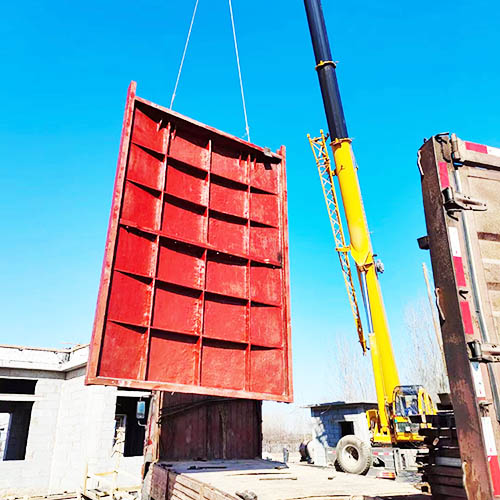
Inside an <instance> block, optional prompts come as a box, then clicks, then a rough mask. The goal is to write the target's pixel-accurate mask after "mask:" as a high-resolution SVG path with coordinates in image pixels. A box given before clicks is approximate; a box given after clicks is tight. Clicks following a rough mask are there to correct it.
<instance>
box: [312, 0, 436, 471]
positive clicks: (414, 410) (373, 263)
mask: <svg viewBox="0 0 500 500" xmlns="http://www.w3.org/2000/svg"><path fill="white" fill-rule="evenodd" d="M304 4H305V8H306V13H307V20H308V24H309V30H310V33H311V39H312V45H313V49H314V55H315V59H316V71H317V73H318V79H319V84H320V87H321V94H322V97H323V104H324V108H325V113H326V119H327V123H328V129H329V135H325V134H324V133H323V131H321V134H320V136H319V137H316V138H311V137H310V136H308V137H309V142H310V144H311V148H312V150H313V154H314V157H315V160H316V164H317V167H318V171H319V175H320V179H321V184H322V187H323V192H324V196H325V201H326V206H327V210H328V215H329V218H330V223H331V226H332V230H333V234H334V238H335V245H336V250H337V253H338V256H339V260H340V266H341V269H342V274H343V277H344V281H345V284H346V288H347V293H348V297H349V302H350V305H351V309H352V312H353V316H354V321H355V324H356V330H357V333H358V337H359V342H360V344H361V348H362V350H363V353H364V354H365V353H366V352H367V350H369V351H370V354H371V360H372V365H373V375H374V380H375V390H376V394H377V406H378V409H373V410H368V411H367V412H366V417H367V424H368V426H369V429H370V435H371V443H367V442H364V441H363V440H361V439H360V438H359V437H357V436H354V435H347V436H344V437H342V438H341V439H340V441H339V442H338V444H337V447H336V462H337V464H338V466H339V467H340V469H342V470H343V471H345V472H350V473H355V474H366V473H367V472H368V470H369V468H370V466H371V465H372V460H373V458H372V451H371V445H373V446H391V445H392V446H393V447H396V448H397V449H398V451H400V452H401V453H402V454H403V455H404V453H405V452H404V450H405V449H413V450H414V449H415V448H416V447H419V446H421V445H422V444H423V437H422V436H420V435H419V433H418V431H419V429H420V427H421V426H422V425H424V426H425V425H426V417H427V416H429V415H435V414H436V408H435V406H434V403H433V402H432V400H431V398H430V396H429V394H428V392H427V391H426V390H425V389H424V388H423V387H422V386H420V385H400V382H399V376H398V370H397V366H396V362H395V359H394V353H393V349H392V345H391V337H390V333H389V327H388V323H387V318H386V314H385V310H384V303H383V298H382V292H381V289H380V284H379V280H378V275H379V274H380V273H381V272H383V265H382V263H381V262H380V261H378V260H376V259H375V256H374V253H373V249H372V244H371V240H370V233H369V231H368V225H367V221H366V215H365V211H364V208H363V200H362V197H361V191H360V187H359V182H358V176H357V166H356V162H355V159H354V154H353V151H352V145H351V144H352V140H351V139H350V138H349V135H348V133H347V127H346V122H345V117H344V111H343V108H342V101H341V98H340V92H339V87H338V83H337V77H336V73H335V66H336V65H335V62H333V60H332V55H331V51H330V45H329V41H328V35H327V31H326V26H325V21H324V17H323V11H322V8H321V2H320V0H304ZM327 140H331V143H330V145H331V148H332V152H333V160H334V163H333V164H332V163H331V161H330V157H329V154H328V149H327ZM335 178H337V181H338V185H339V187H340V195H341V200H342V204H343V208H344V215H345V219H346V222H347V227H348V232H349V243H348V244H347V243H346V238H345V233H344V230H343V225H342V219H341V215H340V208H339V198H338V197H337V193H336V190H335ZM349 255H350V256H351V258H352V259H353V260H354V263H355V266H356V271H357V275H358V278H359V284H360V288H361V293H362V299H363V304H364V309H365V312H366V329H367V337H368V341H367V340H366V337H365V334H364V329H363V325H362V321H361V317H360V312H359V307H358V300H357V296H356V289H355V287H354V283H353V278H352V272H351V265H350V259H349ZM410 416H411V417H412V421H413V422H415V420H419V418H418V416H420V421H421V423H412V422H410V419H409V417H410ZM410 455H411V454H410ZM403 462H404V461H403Z"/></svg>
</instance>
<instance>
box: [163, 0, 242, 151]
mask: <svg viewBox="0 0 500 500" xmlns="http://www.w3.org/2000/svg"><path fill="white" fill-rule="evenodd" d="M198 2H199V0H196V3H195V4H194V9H193V15H192V16H191V22H190V24H189V30H188V34H187V37H186V43H185V44H184V50H183V52H182V58H181V63H180V65H179V71H178V72H177V78H176V80H175V85H174V91H173V93H172V99H171V100H170V107H169V109H172V106H173V105H174V100H175V96H176V93H177V87H178V86H179V80H180V77H181V73H182V68H183V66H184V59H185V58H186V52H187V48H188V45H189V40H190V38H191V32H192V30H193V24H194V19H195V17H196V11H197V9H198ZM228 2H229V14H230V17H231V28H232V31H233V41H234V52H235V55H236V66H237V68H238V79H239V82H240V91H241V102H242V105H243V116H244V118H245V133H246V137H247V139H248V141H249V142H250V127H249V126H248V115H247V106H246V101H245V92H244V91H243V78H242V76H241V66H240V55H239V50H238V41H237V38H236V28H235V26H234V15H233V5H232V2H231V0H228Z"/></svg>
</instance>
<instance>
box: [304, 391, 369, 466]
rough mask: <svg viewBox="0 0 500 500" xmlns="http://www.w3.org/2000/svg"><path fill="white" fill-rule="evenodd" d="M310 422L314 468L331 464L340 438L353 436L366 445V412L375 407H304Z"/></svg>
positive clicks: (356, 404) (334, 404) (359, 404)
mask: <svg viewBox="0 0 500 500" xmlns="http://www.w3.org/2000/svg"><path fill="white" fill-rule="evenodd" d="M306 408H310V409H311V419H312V424H313V425H312V440H313V445H312V448H313V453H312V459H313V460H314V463H315V464H317V465H326V464H327V463H328V462H333V461H334V452H335V447H336V446H337V443H338V441H339V440H340V438H341V437H343V436H345V435H347V434H354V435H355V436H358V437H359V438H361V439H363V440H366V441H369V440H370V433H369V429H368V423H367V420H366V411H367V410H371V409H374V408H377V403H373V402H366V401H359V402H352V403H346V402H345V401H334V402H332V403H319V404H311V405H307V406H306Z"/></svg>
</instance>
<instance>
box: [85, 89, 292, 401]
mask: <svg viewBox="0 0 500 500" xmlns="http://www.w3.org/2000/svg"><path fill="white" fill-rule="evenodd" d="M135 89H136V85H135V82H132V84H131V86H130V88H129V93H128V97H127V105H126V110H125V118H124V124H123V132H122V141H121V146H120V154H119V161H118V168H117V175H116V181H115V188H114V194H113V205H112V209H111V216H110V223H109V229H108V236H107V242H106V250H105V256H104V264H103V270H102V276H101V284H100V288H99V296H98V302H97V310H96V317H95V323H94V330H93V336H92V343H91V352H90V360H89V364H88V370H87V379H86V381H87V383H89V384H107V385H118V386H124V387H133V388H142V389H157V390H164V391H176V392H188V393H197V394H211V395H218V396H229V397H241V398H251V399H271V400H278V401H291V400H292V378H291V350H290V348H291V346H290V294H289V273H288V230H287V208H286V177H285V148H284V147H282V148H281V149H280V150H279V151H278V152H277V153H272V152H271V151H270V150H268V149H265V148H260V147H258V146H255V145H254V144H250V143H248V142H245V141H243V140H240V139H238V138H236V137H233V136H230V135H228V134H225V133H223V132H220V131H218V130H216V129H213V128H211V127H208V126H206V125H203V124H201V123H199V122H195V121H193V120H191V119H189V118H186V117H184V116H182V115H179V114H178V113H175V112H173V111H171V110H168V109H166V108H163V107H161V106H158V105H156V104H153V103H151V102H148V101H146V100H144V99H141V98H139V97H137V96H136V95H135Z"/></svg>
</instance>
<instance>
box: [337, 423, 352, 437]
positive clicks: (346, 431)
mask: <svg viewBox="0 0 500 500" xmlns="http://www.w3.org/2000/svg"><path fill="white" fill-rule="evenodd" d="M339 424H340V434H341V436H340V437H344V436H350V435H352V434H354V422H348V421H347V420H343V421H342V422H339Z"/></svg>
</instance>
